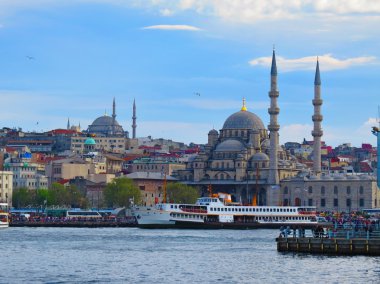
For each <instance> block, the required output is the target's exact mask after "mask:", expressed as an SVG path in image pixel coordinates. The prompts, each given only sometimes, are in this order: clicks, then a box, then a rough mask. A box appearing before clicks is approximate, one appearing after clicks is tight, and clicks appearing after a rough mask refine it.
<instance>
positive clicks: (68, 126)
mask: <svg viewBox="0 0 380 284" xmlns="http://www.w3.org/2000/svg"><path fill="white" fill-rule="evenodd" d="M67 129H70V118H67Z"/></svg>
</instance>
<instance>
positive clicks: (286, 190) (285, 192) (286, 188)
mask: <svg viewBox="0 0 380 284" xmlns="http://www.w3.org/2000/svg"><path fill="white" fill-rule="evenodd" d="M284 194H288V187H287V186H285V188H284Z"/></svg>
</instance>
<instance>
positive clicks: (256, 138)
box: [177, 51, 303, 205]
mask: <svg viewBox="0 0 380 284" xmlns="http://www.w3.org/2000/svg"><path fill="white" fill-rule="evenodd" d="M278 96H279V92H278V89H277V67H276V57H275V52H274V51H273V56H272V68H271V88H270V91H269V98H270V101H271V102H270V108H269V109H268V113H269V115H270V124H269V125H268V128H266V127H265V126H264V123H263V122H262V120H261V119H260V118H259V117H258V116H257V115H256V114H254V113H252V112H250V111H249V110H248V108H247V106H246V102H245V99H243V105H242V107H241V109H240V111H238V112H235V113H233V114H232V115H230V116H229V117H228V118H227V119H226V121H225V122H224V124H223V128H222V129H221V130H219V131H217V130H215V129H212V130H211V131H210V132H209V133H208V143H207V144H206V146H205V148H204V151H203V152H201V153H200V154H199V155H198V156H196V158H195V159H194V160H193V161H191V162H189V163H188V164H187V167H186V169H185V170H180V171H178V172H177V175H178V178H179V179H180V180H181V181H183V182H184V183H187V184H189V185H193V186H197V187H199V188H200V189H201V191H202V194H207V191H210V190H212V191H213V192H225V193H230V194H231V195H232V198H233V199H234V200H235V201H238V202H243V203H245V204H254V205H268V204H276V205H277V202H275V200H274V199H275V198H274V197H273V195H274V194H275V192H276V191H278V190H279V188H280V186H279V180H281V179H284V178H289V177H293V176H296V175H297V174H298V173H299V172H300V171H301V170H302V169H303V165H302V164H299V163H297V161H296V159H295V158H293V157H291V156H290V155H289V154H288V153H287V152H286V151H285V150H284V149H283V148H282V147H280V146H279V141H278V131H279V128H280V126H279V125H278V123H277V117H278V114H279V111H280V109H279V108H278V106H277V98H278Z"/></svg>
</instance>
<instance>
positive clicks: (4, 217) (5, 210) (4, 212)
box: [0, 203, 9, 228]
mask: <svg viewBox="0 0 380 284" xmlns="http://www.w3.org/2000/svg"><path fill="white" fill-rule="evenodd" d="M8 227H9V206H8V203H0V228H8Z"/></svg>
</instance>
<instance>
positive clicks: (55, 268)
mask: <svg viewBox="0 0 380 284" xmlns="http://www.w3.org/2000/svg"><path fill="white" fill-rule="evenodd" d="M278 234H279V231H278V230H173V229H170V230H169V229H167V230H149V229H138V228H96V229H95V228H8V229H3V230H0V237H1V239H0V240H1V254H0V255H1V260H0V283H317V282H319V283H380V257H368V256H323V255H309V254H294V253H279V252H277V250H276V242H275V238H276V237H277V236H278Z"/></svg>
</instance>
